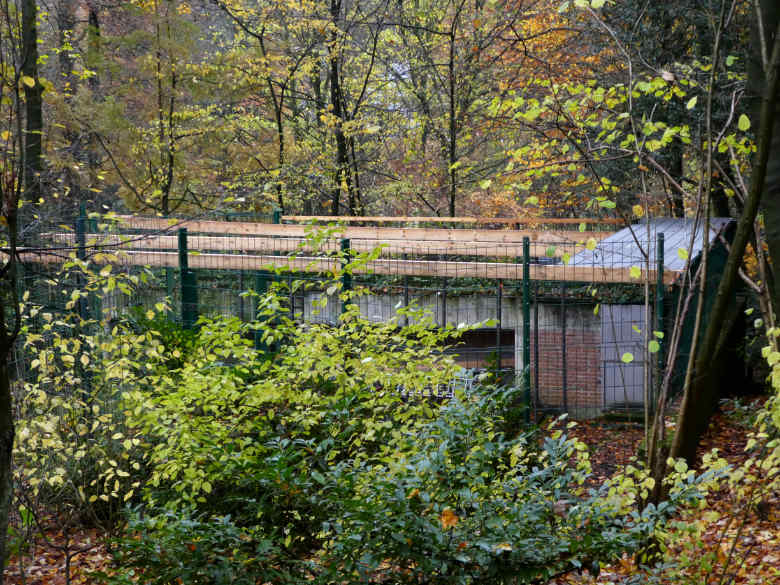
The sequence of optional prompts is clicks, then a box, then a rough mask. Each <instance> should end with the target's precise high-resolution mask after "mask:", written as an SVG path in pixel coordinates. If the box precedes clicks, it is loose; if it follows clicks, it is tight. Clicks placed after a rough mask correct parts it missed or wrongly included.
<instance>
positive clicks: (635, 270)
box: [628, 266, 642, 278]
mask: <svg viewBox="0 0 780 585" xmlns="http://www.w3.org/2000/svg"><path fill="white" fill-rule="evenodd" d="M628 273H629V276H631V278H639V277H640V276H642V271H641V270H640V269H639V266H632V267H631V268H629V269H628Z"/></svg>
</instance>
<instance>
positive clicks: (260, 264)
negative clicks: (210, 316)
mask: <svg viewBox="0 0 780 585" xmlns="http://www.w3.org/2000/svg"><path fill="white" fill-rule="evenodd" d="M20 257H21V259H22V261H25V262H40V263H50V264H51V263H61V262H62V261H63V260H64V258H63V256H62V255H61V254H56V253H53V252H20ZM90 259H91V260H92V261H93V262H95V263H97V264H117V265H122V266H156V267H163V266H167V267H172V268H175V267H177V266H178V263H179V258H178V254H177V253H176V252H151V251H148V252H147V251H118V252H104V253H97V254H94V255H93V256H92V257H91V258H90ZM189 266H190V268H193V269H209V270H274V269H289V270H292V271H296V272H314V273H325V272H331V273H334V274H338V273H339V271H340V270H341V263H340V260H339V259H337V258H322V257H319V258H312V257H304V256H298V257H289V256H271V255H262V256H253V255H247V254H197V253H190V254H189ZM530 269H531V270H530V277H531V279H532V280H555V281H566V282H587V283H633V284H637V283H639V282H642V280H643V279H644V278H645V276H646V274H645V272H646V271H644V270H642V275H641V277H640V279H632V278H631V277H630V276H629V269H628V268H599V267H589V266H566V265H563V264H556V265H542V264H532V265H531V266H530ZM354 272H355V273H356V274H370V273H374V274H386V275H397V276H403V275H407V276H439V277H450V278H487V279H503V280H521V279H522V264H517V263H506V262H445V261H426V260H390V259H379V260H373V261H370V262H368V263H366V264H365V265H363V266H360V267H357V268H356V269H355V270H354ZM677 277H678V273H677V272H673V271H666V272H665V273H664V282H665V283H667V284H671V283H672V282H674V281H675V280H676V279H677ZM649 278H650V280H651V281H654V280H655V271H654V270H651V271H650V275H649Z"/></svg>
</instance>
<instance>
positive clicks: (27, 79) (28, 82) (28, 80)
mask: <svg viewBox="0 0 780 585" xmlns="http://www.w3.org/2000/svg"><path fill="white" fill-rule="evenodd" d="M22 83H23V84H25V85H26V86H27V87H35V80H34V79H33V78H32V77H30V76H29V75H22Z"/></svg>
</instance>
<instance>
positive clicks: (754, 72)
mask: <svg viewBox="0 0 780 585" xmlns="http://www.w3.org/2000/svg"><path fill="white" fill-rule="evenodd" d="M761 18H762V21H763V25H764V26H763V29H764V33H763V35H761V34H759V31H758V28H757V27H756V29H755V30H754V34H753V39H754V43H753V48H752V51H751V54H750V61H749V63H748V98H749V99H750V100H751V104H750V105H751V106H752V107H751V108H750V109H751V120H755V121H757V120H758V119H759V118H758V115H759V112H760V108H761V105H762V104H761V100H760V97H761V95H762V94H764V93H765V92H766V91H767V89H768V86H769V84H770V82H771V73H772V72H771V71H770V76H769V78H767V76H765V75H764V70H763V66H762V57H761V51H760V46H758V47H757V46H756V44H757V43H759V42H760V39H761V37H762V36H763V37H764V38H765V39H766V42H767V44H768V45H769V47H771V46H772V42H774V43H775V44H776V43H777V42H778V41H777V35H778V34H779V33H778V32H776V31H780V5H778V3H777V1H776V0H764V1H763V2H761ZM773 32H774V35H775V36H774V37H773V36H772V34H773ZM774 75H775V77H776V76H777V66H776V67H775V70H774ZM772 98H773V104H772V106H773V109H772V113H773V116H774V126H773V128H772V138H771V146H770V151H769V159H768V161H767V167H766V181H765V182H764V190H763V193H762V197H761V207H762V211H763V212H764V224H765V225H764V229H765V234H766V242H767V245H768V247H769V257H770V259H771V260H772V263H773V266H774V270H773V272H774V273H775V274H777V273H778V268H777V267H778V266H779V265H780V111H778V110H780V85H777V86H776V87H775V91H774V95H773V96H772ZM773 284H774V286H771V287H770V290H772V291H773V295H772V306H774V307H775V308H777V307H780V287H778V283H777V282H775V283H773Z"/></svg>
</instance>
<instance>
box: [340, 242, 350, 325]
mask: <svg viewBox="0 0 780 585" xmlns="http://www.w3.org/2000/svg"><path fill="white" fill-rule="evenodd" d="M349 249H350V241H349V238H343V239H342V240H341V270H342V274H341V285H342V288H343V289H344V292H348V291H351V290H352V275H351V274H349V273H348V272H345V271H344V268H345V267H346V265H347V264H348V263H349ZM348 304H349V301H348V300H347V301H344V303H342V305H341V312H342V313H344V312H345V311H346V310H347V305H348Z"/></svg>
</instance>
